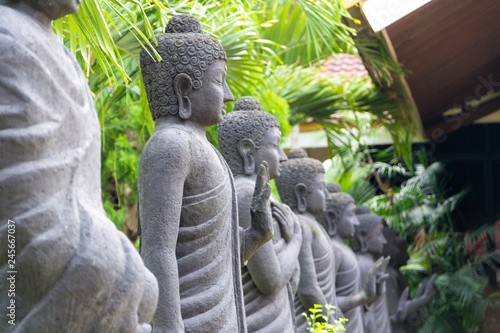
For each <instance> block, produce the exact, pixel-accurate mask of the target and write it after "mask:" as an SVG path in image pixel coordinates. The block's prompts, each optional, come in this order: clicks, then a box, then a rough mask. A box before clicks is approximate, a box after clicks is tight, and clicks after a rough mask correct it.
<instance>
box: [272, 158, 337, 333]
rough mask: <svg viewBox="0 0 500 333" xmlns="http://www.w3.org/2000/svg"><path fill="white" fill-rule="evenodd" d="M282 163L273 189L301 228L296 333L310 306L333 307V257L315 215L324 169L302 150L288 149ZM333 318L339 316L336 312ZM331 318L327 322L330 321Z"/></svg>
mask: <svg viewBox="0 0 500 333" xmlns="http://www.w3.org/2000/svg"><path fill="white" fill-rule="evenodd" d="M288 158H289V160H288V161H286V162H284V163H282V169H281V174H280V176H279V177H278V178H277V179H276V187H277V188H278V192H279V194H280V197H281V200H282V201H283V202H284V203H286V204H287V205H288V206H290V207H291V208H292V210H293V211H294V213H295V214H296V215H297V217H298V219H299V222H300V226H301V229H302V246H301V249H300V253H299V264H300V280H299V285H298V289H297V296H296V297H295V319H296V324H297V332H305V331H306V330H307V321H306V318H305V317H304V316H303V315H302V313H306V314H307V315H309V314H310V313H309V309H311V308H314V304H321V305H323V306H324V305H325V304H330V305H334V306H337V298H336V294H335V257H334V254H333V249H332V246H331V244H330V239H329V237H328V234H327V233H326V231H325V229H324V228H323V227H322V226H321V225H320V224H319V223H318V221H317V220H316V218H315V216H316V215H319V214H322V213H323V212H324V211H325V198H326V199H328V198H329V193H328V192H327V191H326V190H325V170H324V168H323V164H321V162H320V161H318V160H315V159H312V158H309V157H307V154H306V153H305V151H303V150H291V151H290V153H289V154H288ZM336 312H337V313H336V317H337V318H338V317H343V314H342V312H341V311H340V309H338V308H337V309H336ZM333 319H334V318H333V317H332V318H329V321H330V322H331V323H332V322H333Z"/></svg>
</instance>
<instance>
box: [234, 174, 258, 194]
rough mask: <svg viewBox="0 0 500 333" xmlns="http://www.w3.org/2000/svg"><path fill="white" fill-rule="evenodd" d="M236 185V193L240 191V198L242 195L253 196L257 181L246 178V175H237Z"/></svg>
mask: <svg viewBox="0 0 500 333" xmlns="http://www.w3.org/2000/svg"><path fill="white" fill-rule="evenodd" d="M234 186H235V188H236V193H238V199H239V198H240V196H248V195H250V197H252V196H253V192H254V189H255V181H252V180H249V179H246V178H244V177H236V178H235V179H234Z"/></svg>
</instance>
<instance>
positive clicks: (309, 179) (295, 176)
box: [276, 149, 325, 209]
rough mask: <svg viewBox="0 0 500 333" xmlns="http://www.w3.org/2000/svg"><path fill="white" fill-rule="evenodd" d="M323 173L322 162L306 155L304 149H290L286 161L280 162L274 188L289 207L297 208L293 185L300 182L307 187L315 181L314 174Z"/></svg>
mask: <svg viewBox="0 0 500 333" xmlns="http://www.w3.org/2000/svg"><path fill="white" fill-rule="evenodd" d="M324 173H325V168H324V167H323V164H322V163H321V162H320V161H318V160H316V159H314V158H309V157H307V153H306V152H305V150H303V149H292V150H290V152H289V153H288V161H286V162H283V163H281V174H280V176H279V177H278V178H276V188H277V189H278V193H279V194H280V197H281V200H282V201H283V202H284V203H286V204H287V205H288V206H290V208H292V209H294V208H297V198H296V197H295V185H297V184H299V183H302V184H304V185H306V186H307V187H308V188H309V187H310V186H311V185H312V184H313V183H314V182H315V179H316V175H318V174H324Z"/></svg>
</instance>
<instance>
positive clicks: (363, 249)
mask: <svg viewBox="0 0 500 333" xmlns="http://www.w3.org/2000/svg"><path fill="white" fill-rule="evenodd" d="M356 238H357V239H358V241H359V245H360V249H359V252H361V253H366V252H367V251H368V247H367V245H366V235H364V234H363V235H362V233H356Z"/></svg>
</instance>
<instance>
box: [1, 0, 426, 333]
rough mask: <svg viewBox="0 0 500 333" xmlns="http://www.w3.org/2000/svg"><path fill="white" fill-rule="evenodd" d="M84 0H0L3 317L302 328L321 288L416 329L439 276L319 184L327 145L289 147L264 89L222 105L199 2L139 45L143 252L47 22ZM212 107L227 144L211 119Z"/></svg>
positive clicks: (92, 117)
mask: <svg viewBox="0 0 500 333" xmlns="http://www.w3.org/2000/svg"><path fill="white" fill-rule="evenodd" d="M79 3H80V2H79V0H59V1H54V2H45V1H42V0H30V1H28V0H19V1H5V0H0V36H1V39H0V73H2V75H0V102H1V103H0V119H1V121H0V150H1V151H2V152H4V153H3V154H4V157H5V158H2V160H1V162H0V247H1V249H2V252H1V255H0V277H1V279H0V295H1V296H0V307H1V308H2V309H6V308H8V307H9V306H11V304H14V309H15V311H14V319H12V317H8V318H7V317H6V315H5V312H3V310H2V313H1V314H0V331H1V332H120V333H122V332H125V333H127V332H137V333H146V332H155V333H167V332H176V333H177V332H190V333H195V332H197V333H215V332H227V333H229V332H231V333H235V332H239V333H245V332H262V333H265V332H268V333H280V332H282V333H293V332H300V333H302V332H305V331H306V330H307V320H306V317H305V316H304V315H303V313H306V314H307V313H308V310H309V309H310V308H313V307H314V305H315V304H320V305H326V304H330V305H334V306H335V307H336V308H335V311H336V313H335V314H334V315H331V316H330V317H331V318H329V320H330V321H331V322H333V321H334V320H336V319H338V318H344V317H345V318H347V319H348V321H347V323H346V330H347V332H355V333H358V332H383V333H385V332H410V331H411V325H408V320H409V318H410V314H412V313H415V312H416V311H417V310H418V308H419V307H420V306H422V305H423V304H424V303H425V302H427V301H428V300H429V299H430V298H431V297H432V294H433V292H434V291H433V288H432V279H431V280H430V281H429V282H428V283H426V284H424V285H423V286H422V287H421V288H420V289H419V291H418V292H417V295H416V296H415V297H414V298H413V299H411V300H409V299H408V288H407V284H406V281H405V280H404V278H403V276H402V275H401V273H400V272H399V267H400V266H401V265H404V264H405V259H404V258H405V255H406V248H405V246H404V241H403V240H402V238H401V237H399V236H398V235H397V234H395V233H394V231H393V230H392V229H389V228H387V227H385V228H384V224H383V220H382V219H381V218H380V217H378V216H376V215H373V214H371V213H370V212H369V210H368V209H367V208H366V207H356V206H355V204H354V200H353V198H352V197H351V196H349V195H348V194H346V193H343V192H342V191H341V190H340V187H339V186H338V185H337V184H333V183H328V184H325V170H324V168H323V165H322V163H321V162H320V161H318V160H315V159H312V158H309V157H308V156H307V154H306V153H305V151H303V150H300V149H298V150H291V151H290V152H289V154H288V156H286V155H285V154H284V152H283V150H282V148H281V147H280V141H281V133H280V125H279V122H278V121H277V120H276V118H275V117H274V116H272V115H271V114H270V113H268V112H264V111H262V109H261V106H260V103H259V102H258V101H257V100H256V99H255V98H253V97H241V98H239V99H238V100H237V101H236V102H235V105H234V111H233V112H231V113H229V114H227V115H226V112H225V104H226V102H230V101H233V100H234V97H233V95H232V94H231V91H230V89H229V87H228V86H227V84H226V70H227V69H226V62H227V57H226V53H225V51H224V49H223V48H222V46H221V44H220V43H219V42H218V41H217V40H216V39H214V38H213V37H211V36H209V35H207V34H204V33H203V32H202V30H201V27H200V23H199V22H198V21H197V20H196V19H195V18H194V17H192V16H189V15H175V16H173V17H172V18H171V19H170V21H169V22H168V25H167V27H166V30H165V33H164V34H160V35H158V36H156V42H153V43H152V45H154V48H155V51H156V52H157V53H158V54H159V55H160V56H161V61H158V60H157V59H156V58H155V56H154V52H153V50H152V49H151V48H149V47H147V46H145V47H144V48H143V49H142V51H141V55H140V67H141V71H142V77H143V82H144V86H145V91H146V94H147V98H148V101H149V107H150V110H151V114H152V117H153V119H154V121H155V129H154V132H153V134H152V136H151V138H150V139H149V140H148V142H147V144H146V145H145V147H144V150H143V152H142V155H141V161H140V168H139V177H138V233H139V234H140V236H141V238H140V255H139V254H138V253H137V251H136V250H135V249H134V247H133V245H132V244H131V243H130V242H129V241H128V239H127V238H126V237H125V236H124V235H123V234H122V233H121V232H119V231H118V230H117V229H116V227H115V226H114V224H113V223H112V222H111V221H110V220H109V219H108V218H107V216H106V214H105V212H104V209H103V205H102V199H101V190H100V186H101V182H100V156H99V155H100V148H101V145H100V130H99V121H98V119H97V114H96V112H95V108H94V104H93V101H92V98H91V94H90V92H89V89H88V86H87V82H86V80H85V77H84V76H83V74H82V72H81V69H80V68H79V66H78V63H77V62H76V61H75V59H74V57H73V56H72V55H71V54H70V53H69V52H68V50H67V49H66V48H65V47H64V46H63V45H62V44H61V43H60V42H59V41H58V40H57V38H55V36H54V34H53V33H52V30H51V22H52V20H54V19H57V18H59V17H62V16H64V15H66V14H69V13H73V12H75V11H76V10H77V9H78V5H79ZM19 27H22V28H19ZM215 124H218V129H217V136H218V143H219V147H220V152H219V151H218V150H217V149H215V147H214V146H213V145H212V144H211V143H210V142H209V141H208V140H207V137H206V128H207V127H208V126H211V125H215ZM270 179H275V181H276V187H277V189H278V192H279V195H280V198H281V200H282V203H280V201H279V200H278V199H277V198H275V197H274V196H273V195H272V194H271V187H270V185H269V180H270ZM12 223H15V232H16V236H15V237H16V244H15V247H14V249H15V255H16V260H15V262H12V261H9V258H10V257H8V256H7V251H6V249H7V243H8V242H7V241H6V240H7V239H8V237H7V236H8V234H9V233H11V232H10V231H9V230H11V229H12V228H11V227H9V225H11V224H12ZM9 239H10V238H9ZM346 240H349V242H350V245H351V246H347V245H346ZM9 248H10V247H9ZM353 249H354V250H355V251H354V250H353ZM4 250H5V251H4ZM384 251H385V252H387V253H386V254H384V253H383V252H384ZM9 253H11V252H9ZM389 254H390V259H389ZM401 258H403V259H401ZM13 267H14V268H13ZM9 274H10V275H9ZM12 274H14V275H13V276H14V277H15V285H14V288H15V296H13V297H11V296H9V298H8V297H5V296H6V295H10V293H9V290H12V283H11V282H10V281H11V280H9V279H7V277H9V276H12ZM9 278H10V277H9ZM9 314H10V315H12V311H11V312H9ZM9 318H10V319H11V320H8V319H9Z"/></svg>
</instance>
